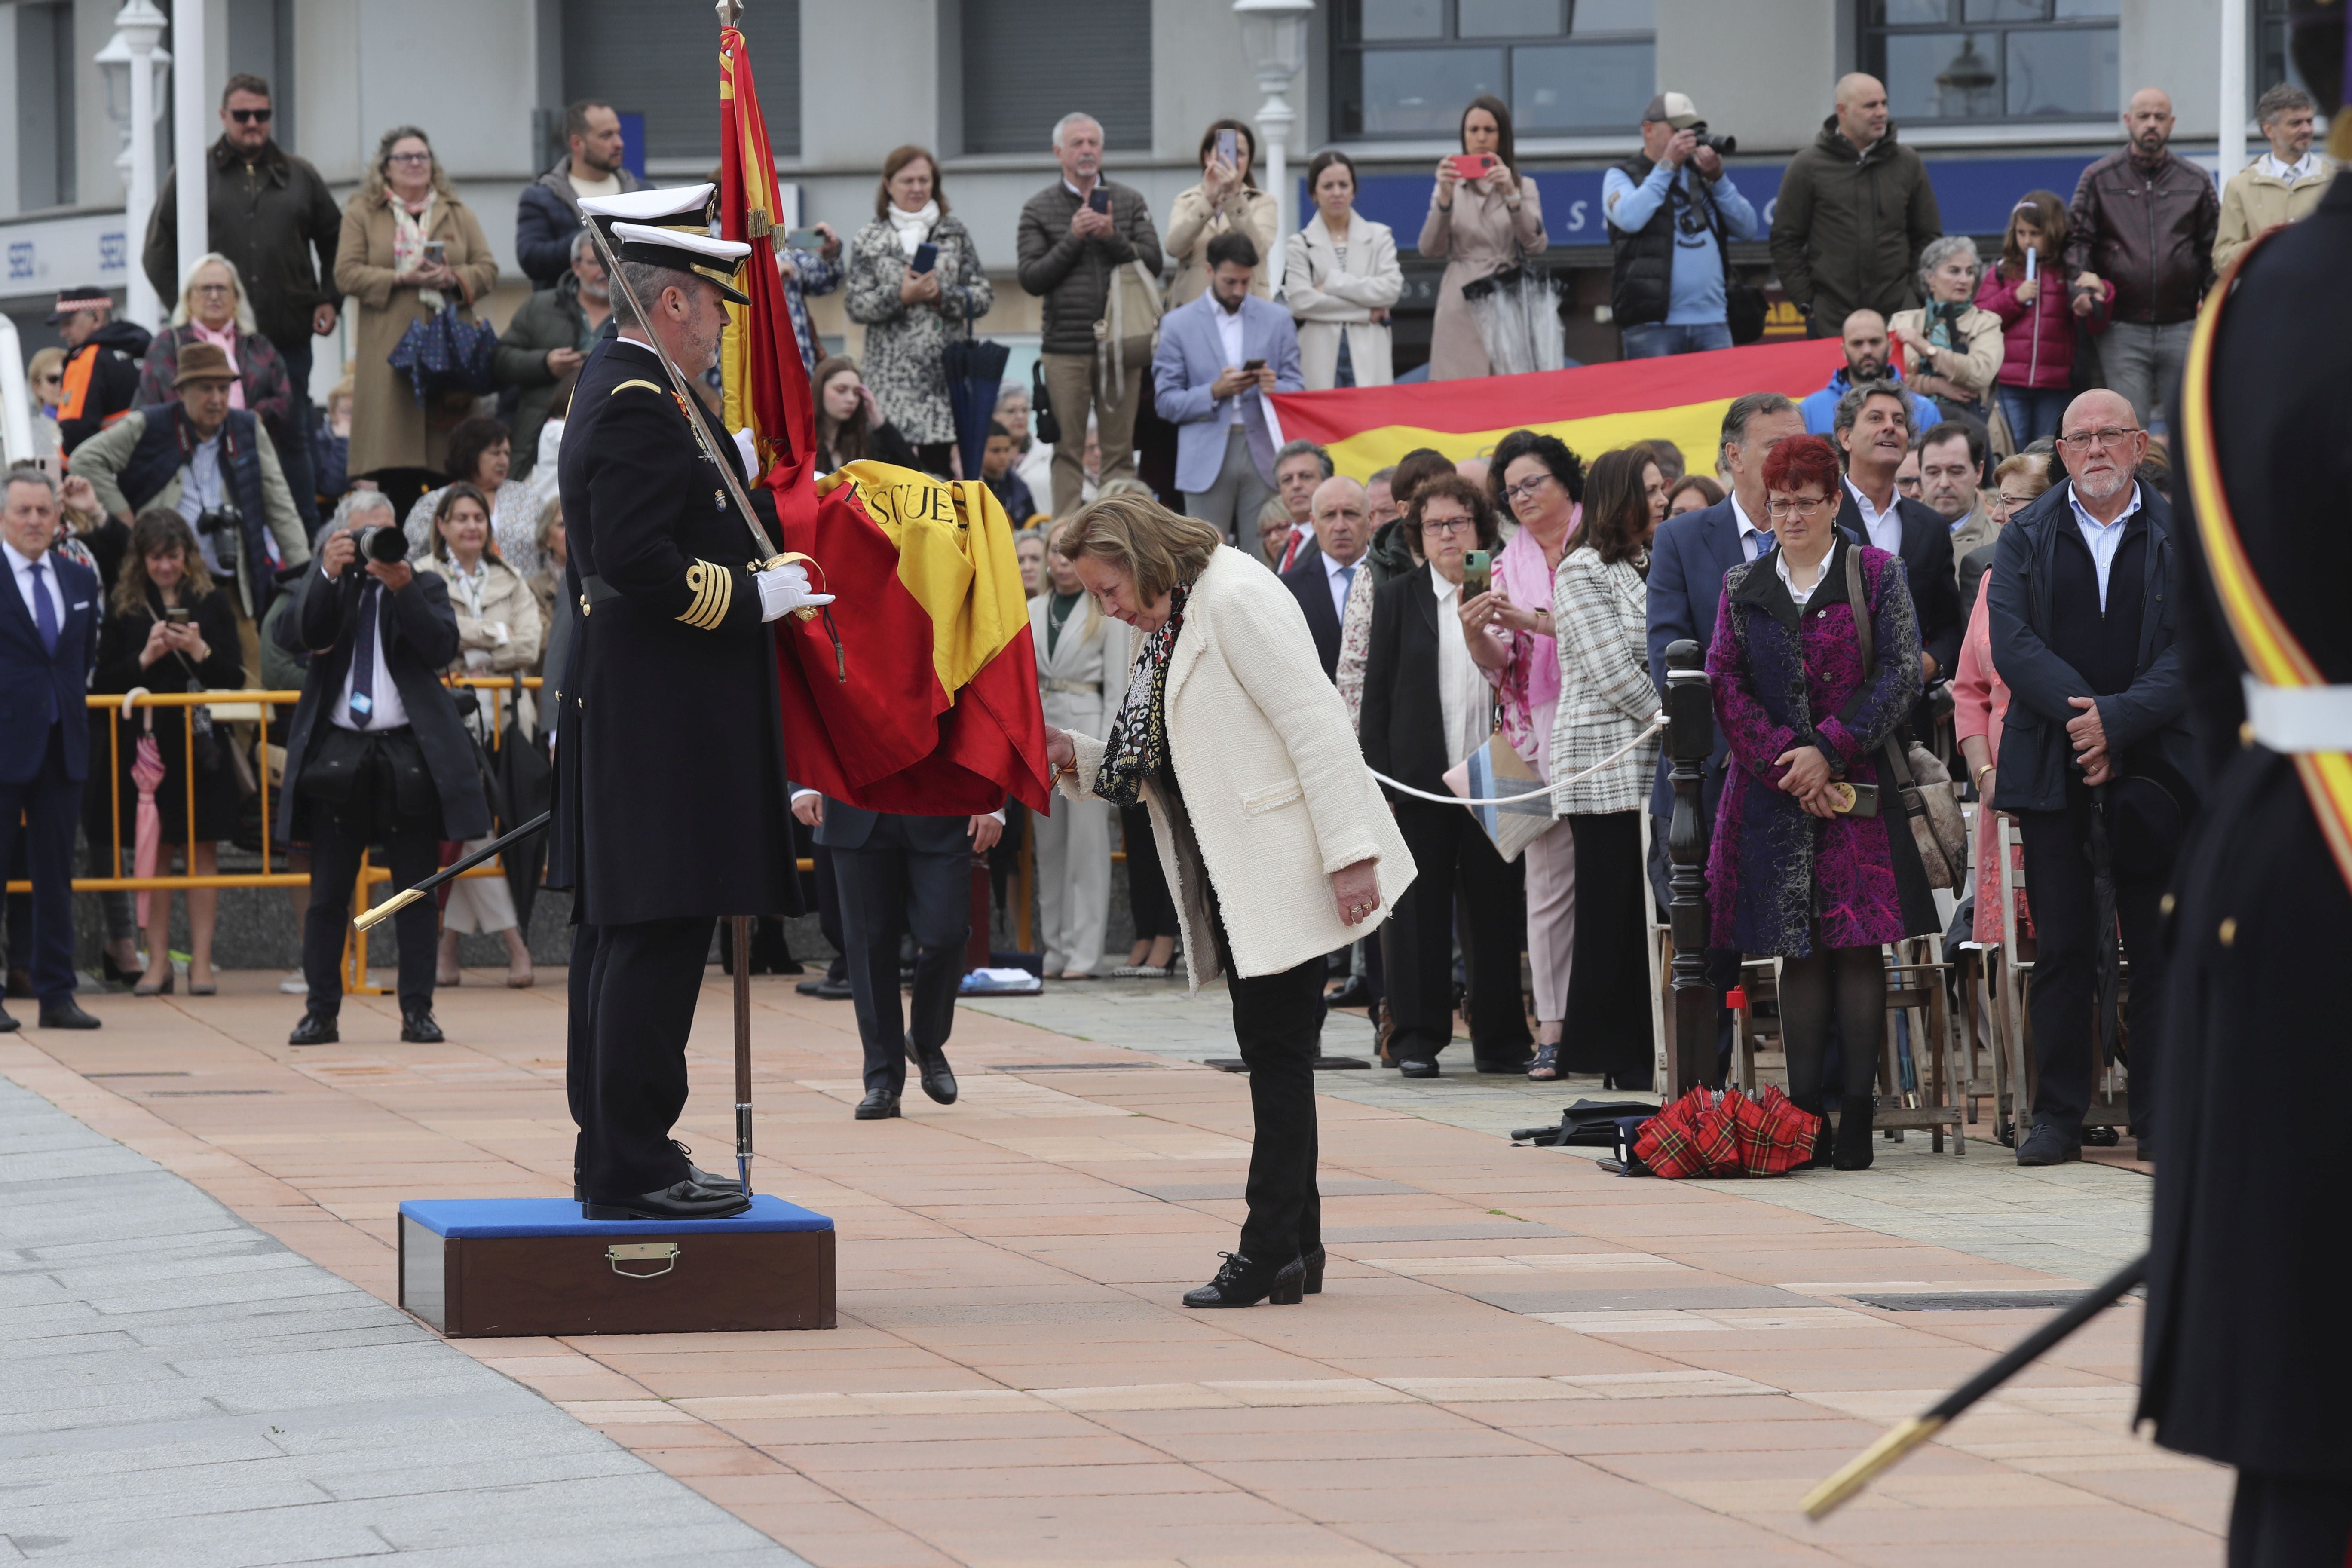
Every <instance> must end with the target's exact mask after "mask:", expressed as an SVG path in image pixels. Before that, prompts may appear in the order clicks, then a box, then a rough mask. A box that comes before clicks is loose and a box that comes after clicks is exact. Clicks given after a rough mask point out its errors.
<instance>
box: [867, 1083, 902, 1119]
mask: <svg viewBox="0 0 2352 1568" xmlns="http://www.w3.org/2000/svg"><path fill="white" fill-rule="evenodd" d="M896 1115H898V1096H897V1095H895V1094H892V1093H891V1092H890V1091H889V1090H888V1089H869V1090H868V1091H867V1092H866V1098H865V1099H864V1100H859V1101H858V1102H857V1120H858V1121H881V1120H882V1119H883V1118H884V1117H886V1116H896Z"/></svg>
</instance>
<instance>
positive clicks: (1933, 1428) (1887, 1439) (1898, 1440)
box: [1804, 1415, 1944, 1520]
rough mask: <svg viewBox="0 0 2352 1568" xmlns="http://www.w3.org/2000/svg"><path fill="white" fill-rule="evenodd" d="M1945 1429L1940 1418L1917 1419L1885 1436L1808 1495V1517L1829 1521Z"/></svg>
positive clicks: (1914, 1418)
mask: <svg viewBox="0 0 2352 1568" xmlns="http://www.w3.org/2000/svg"><path fill="white" fill-rule="evenodd" d="M1943 1425H1944V1420H1943V1417H1942V1416H1940V1415H1914V1416H1912V1417H1911V1418H1910V1419H1909V1420H1908V1421H1906V1422H1904V1423H1903V1425H1901V1426H1897V1427H1895V1429H1894V1430H1892V1431H1890V1432H1887V1433H1885V1435H1884V1436H1881V1437H1880V1438H1879V1439H1878V1441H1877V1442H1875V1443H1873V1444H1872V1445H1871V1446H1870V1447H1867V1448H1864V1450H1863V1451H1862V1452H1861V1453H1859V1454H1857V1455H1855V1456H1854V1457H1853V1459H1851V1460H1849V1461H1848V1462H1847V1464H1846V1466H1845V1468H1843V1469H1841V1470H1840V1471H1838V1473H1837V1474H1835V1475H1833V1476H1832V1477H1831V1478H1830V1479H1827V1480H1825V1481H1823V1482H1822V1484H1821V1485H1820V1486H1817V1487H1815V1488H1814V1489H1812V1490H1811V1491H1810V1492H1807V1493H1806V1494H1805V1502H1804V1509H1805V1517H1806V1518H1807V1519H1811V1520H1822V1519H1827V1518H1828V1517H1829V1516H1830V1515H1831V1514H1832V1513H1833V1512H1835V1511H1836V1510H1837V1508H1838V1506H1839V1505H1840V1504H1841V1503H1843V1502H1844V1501H1845V1500H1847V1499H1848V1498H1850V1497H1852V1496H1853V1494H1854V1493H1856V1492H1858V1491H1860V1490H1862V1489H1863V1488H1864V1487H1866V1486H1868V1485H1869V1484H1870V1483H1871V1482H1872V1481H1873V1480H1874V1479H1877V1477H1878V1474H1879V1472H1880V1471H1882V1470H1885V1469H1887V1468H1891V1467H1892V1466H1894V1465H1895V1463H1896V1462H1897V1461H1898V1460H1900V1459H1901V1458H1903V1456H1904V1455H1906V1454H1907V1453H1909V1452H1910V1451H1911V1450H1912V1449H1914V1448H1916V1447H1918V1446H1919V1445H1920V1444H1922V1443H1924V1442H1926V1441H1927V1439H1928V1438H1930V1437H1932V1436H1935V1435H1936V1433H1937V1431H1938V1430H1939V1429H1940V1428H1941V1427H1942V1426H1943Z"/></svg>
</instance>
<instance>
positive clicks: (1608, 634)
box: [1551, 447, 1659, 1089]
mask: <svg viewBox="0 0 2352 1568" xmlns="http://www.w3.org/2000/svg"><path fill="white" fill-rule="evenodd" d="M1657 471H1658V465H1657V463H1656V462H1655V461H1654V459H1653V458H1651V456H1650V450H1649V448H1648V447H1626V448H1624V449H1622V450H1620V451H1615V452H1603V453H1601V456H1599V457H1598V458H1594V459H1593V460H1592V466H1591V468H1589V469H1587V470H1586V472H1585V477H1584V517H1583V520H1582V521H1580V522H1579V523H1578V524H1577V526H1576V531H1575V532H1573V533H1571V534H1570V536H1569V539H1568V547H1567V551H1566V553H1565V554H1563V555H1562V556H1561V558H1560V563H1559V574H1558V575H1557V576H1556V577H1555V578H1554V579H1553V583H1552V624H1553V625H1554V626H1558V627H1559V708H1558V710H1556V717H1555V718H1554V720H1553V721H1552V732H1551V776H1552V778H1553V779H1554V780H1555V781H1556V782H1555V784H1553V787H1552V810H1553V811H1554V812H1555V813H1557V814H1559V816H1565V817H1567V818H1568V822H1569V830H1570V833H1571V834H1572V835H1574V837H1575V842H1576V948H1575V956H1574V958H1573V960H1572V961H1571V962H1570V964H1569V971H1568V1016H1567V1019H1566V1021H1565V1023H1564V1024H1563V1026H1562V1027H1561V1029H1560V1060H1559V1066H1560V1070H1561V1071H1562V1072H1563V1073H1593V1072H1597V1073H1601V1074H1603V1075H1605V1081H1604V1083H1603V1087H1604V1088H1611V1089H1647V1088H1649V1087H1650V1069H1651V1063H1652V1061H1653V1059H1654V1048H1653V1046H1652V1042H1651V1023H1650V1000H1649V992H1648V984H1649V965H1648V963H1647V961H1646V959H1645V958H1644V956H1643V949H1642V943H1643V940H1644V937H1643V932H1644V931H1646V930H1647V929H1648V926H1649V921H1648V920H1647V918H1646V917H1645V916H1644V914H1643V909H1642V900H1643V899H1645V898H1647V897H1649V885H1648V881H1647V879H1645V878H1644V876H1643V867H1642V812H1643V808H1644V807H1645V806H1646V805H1648V802H1649V796H1650V781H1651V780H1652V778H1653V777H1654V776H1655V774H1656V773H1657V765H1658V746H1659V741H1658V737H1657V736H1655V735H1652V736H1650V737H1649V738H1648V739H1647V740H1644V741H1643V742H1642V743H1641V744H1639V745H1637V746H1634V747H1633V750H1632V751H1631V752H1626V753H1625V755H1624V756H1623V757H1622V758H1620V759H1618V760H1617V761H1616V762H1614V763H1609V765H1608V766H1606V767H1602V768H1601V771H1600V772H1598V773H1593V774H1592V776H1591V777H1590V778H1579V777H1577V775H1578V774H1580V773H1585V772H1586V771H1588V770H1590V769H1591V768H1594V767H1596V766H1599V765H1600V763H1601V762H1602V760H1603V759H1605V758H1607V757H1608V756H1609V755H1610V754H1611V753H1612V752H1616V751H1618V750H1619V749H1620V748H1622V747H1623V746H1625V745H1627V744H1629V743H1631V742H1633V739H1634V737H1636V736H1638V735H1640V734H1641V732H1642V731H1643V727H1644V726H1646V725H1647V724H1648V723H1649V721H1650V719H1651V716H1652V715H1654V713H1656V712H1657V710H1658V689H1657V687H1656V686H1655V685H1654V683H1653V682H1652V681H1651V679H1650V665H1649V655H1648V651H1647V650H1648V647H1649V631H1648V625H1649V609H1650V584H1649V569H1650V535H1651V533H1652V531H1654V529H1655V527H1656V524H1655V523H1654V521H1652V518H1651V509H1650V500H1649V491H1648V487H1650V486H1651V485H1654V484H1656V483H1657V482H1658V481H1657Z"/></svg>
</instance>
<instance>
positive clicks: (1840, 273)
mask: <svg viewBox="0 0 2352 1568" xmlns="http://www.w3.org/2000/svg"><path fill="white" fill-rule="evenodd" d="M1943 232H1944V219H1943V216H1942V214H1940V213H1939V212H1937V208H1936V187H1935V186H1933V185H1931V184H1928V183H1927V165H1926V164H1924V163H1920V161H1919V154H1918V153H1915V152H1913V151H1912V150H1911V149H1910V148H1908V147H1904V146H1900V145H1898V144H1897V143H1896V142H1895V126H1894V124H1893V123H1892V122H1891V121H1890V120H1889V118H1888V114H1887V108H1886V87H1885V83H1883V82H1881V81H1880V80H1879V79H1877V78H1876V77H1874V76H1864V75H1862V74H1861V73H1860V72H1856V73H1854V74H1853V75H1852V76H1847V77H1843V78H1841V79H1839V81H1838V84H1837V105H1836V109H1835V110H1834V111H1833V112H1832V114H1831V115H1830V117H1829V118H1828V119H1827V120H1825V121H1822V133H1821V135H1820V136H1819V137H1817V138H1815V139H1814V142H1813V144H1812V145H1811V146H1810V147H1807V148H1805V149H1803V150H1802V151H1801V152H1800V153H1798V154H1797V155H1796V156H1795V157H1793V158H1791V159H1790V160H1789V169H1788V173H1786V174H1782V175H1781V176H1780V196H1779V198H1778V200H1777V202H1776V205H1774V207H1773V212H1772V266H1773V269H1774V270H1775V271H1777V272H1779V273H1780V287H1781V288H1782V289H1785V290H1786V291H1787V293H1788V296H1789V299H1790V301H1791V302H1792V303H1794V304H1795V306H1796V307H1797V309H1798V310H1802V311H1803V312H1805V332H1806V335H1807V336H1809V337H1816V338H1829V337H1835V336H1836V335H1837V334H1838V333H1839V331H1841V330H1842V329H1843V327H1844V325H1845V319H1846V318H1847V317H1848V316H1850V315H1852V314H1853V312H1854V311H1856V310H1875V311H1877V312H1878V313H1879V314H1880V315H1881V316H1891V315H1893V314H1894V313H1895V311H1897V310H1902V309H1903V308H1904V307H1905V306H1906V305H1912V304H1916V303H1917V302H1918V300H1917V296H1916V294H1914V292H1913V291H1912V289H1913V281H1914V279H1916V277H1917V276H1918V272H1919V253H1920V252H1921V251H1923V250H1925V249H1927V242H1928V241H1929V240H1931V239H1935V238H1937V237H1940V236H1941V235H1942V234H1943Z"/></svg>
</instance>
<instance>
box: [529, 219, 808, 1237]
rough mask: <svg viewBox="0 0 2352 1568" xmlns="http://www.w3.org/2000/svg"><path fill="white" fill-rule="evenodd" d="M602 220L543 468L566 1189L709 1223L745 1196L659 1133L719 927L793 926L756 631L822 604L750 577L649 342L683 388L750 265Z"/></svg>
mask: <svg viewBox="0 0 2352 1568" xmlns="http://www.w3.org/2000/svg"><path fill="white" fill-rule="evenodd" d="M586 205H592V206H593V199H592V202H591V203H590V204H586ZM592 216H594V215H593V214H592ZM605 221H606V223H607V224H608V227H607V230H606V232H607V234H608V236H609V237H610V239H611V241H612V243H613V246H614V251H615V253H616V258H617V259H618V261H619V263H620V268H619V270H620V275H621V278H622V279H625V280H626V282H627V284H628V286H629V287H628V289H627V290H624V289H619V288H615V289H614V301H613V307H614V316H615V317H616V318H617V319H619V320H621V321H622V325H621V327H620V329H619V335H618V337H617V338H616V339H615V340H614V342H612V343H611V344H609V345H608V346H607V347H606V348H605V349H604V352H603V353H601V354H599V355H597V356H596V357H595V358H593V360H591V361H590V362H589V363H587V364H586V365H585V366H583V374H582V375H581V378H580V381H579V384H578V385H577V387H576V389H575V390H574V392H573V394H572V413H571V417H570V420H569V422H568V423H567V424H566V426H565V427H564V433H563V446H562V456H561V457H560V458H559V459H558V465H559V466H558V476H559V479H560V482H561V485H562V495H563V515H564V521H565V527H566V530H567V536H568V539H569V541H570V550H569V552H568V553H569V562H568V564H567V567H566V570H565V580H566V587H567V591H568V592H569V593H571V594H572V595H576V602H577V603H578V604H579V605H580V610H581V621H580V625H579V629H578V630H577V632H576V633H575V634H574V637H573V639H572V649H571V655H570V660H569V662H570V668H569V669H567V670H566V671H565V672H564V676H563V679H562V688H561V689H562V700H561V710H562V711H561V717H560V719H559V721H558V729H557V742H556V751H555V761H556V776H557V783H556V815H555V824H554V831H553V843H552V846H551V877H550V880H551V882H555V883H557V884H559V885H561V884H565V883H568V884H569V885H570V886H571V887H572V890H573V904H572V918H573V920H574V921H575V922H576V931H575V932H574V936H573V940H572V972H571V1020H570V1024H571V1035H570V1048H569V1061H568V1063H567V1077H568V1088H569V1090H570V1098H571V1103H572V1117H573V1120H574V1121H577V1122H578V1123H579V1126H580V1138H579V1144H578V1152H577V1155H576V1169H577V1171H578V1181H579V1184H580V1188H581V1194H582V1197H583V1201H584V1203H585V1205H586V1209H587V1214H588V1216H589V1217H590V1218H592V1219H622V1218H652V1219H670V1218H681V1219H685V1218H718V1217H722V1216H724V1215H730V1214H734V1213H738V1212H740V1211H741V1210H742V1209H743V1208H744V1207H746V1206H748V1202H749V1200H748V1199H746V1198H745V1197H744V1196H743V1194H741V1192H740V1190H738V1188H737V1187H736V1185H735V1184H733V1183H732V1182H727V1181H724V1179H723V1178H714V1177H711V1176H710V1175H709V1174H708V1173H703V1172H698V1171H697V1170H695V1168H694V1167H693V1166H692V1165H690V1164H689V1163H688V1161H687V1158H686V1154H685V1152H684V1151H683V1150H682V1149H681V1148H680V1147H679V1146H678V1145H677V1144H676V1143H674V1142H672V1141H671V1138H670V1131H671V1129H672V1127H673V1126H674V1125H675V1124H676V1122H677V1118H678V1114H679V1112H680V1111H681V1110H683V1109H684V1108H685V1105H686V1098H687V1070H686V1042H687V1037H688V1033H689V1032H690V1031H691V1029H692V1026H693V1022H694V1009H695V1003H696V1000H697V998H698V995H699V994H700V991H701V986H702V978H703V968H704V964H705V962H706V960H707V958H708V955H709V951H710V939H711V931H712V929H713V926H714V924H715V923H716V921H717V919H718V917H719V916H721V915H731V914H771V913H775V912H778V911H788V912H798V910H800V907H801V904H800V879H799V877H798V876H797V874H796V873H795V871H794V867H793V829H792V822H791V816H790V807H789V799H788V795H789V790H788V786H787V784H786V783H785V779H786V773H785V768H784V744H783V729H782V711H781V710H780V708H779V707H778V703H777V689H776V663H775V660H776V649H775V642H774V637H773V634H772V632H771V631H770V629H769V627H768V624H767V623H769V622H771V621H773V620H775V619H777V618H778V617H780V616H784V615H786V614H788V613H790V612H791V611H792V610H793V609H796V608H799V607H802V606H803V605H813V604H822V603H824V602H825V596H824V595H811V594H810V593H809V592H808V577H807V574H806V573H805V572H803V570H802V569H801V568H800V567H799V566H797V565H778V566H775V567H772V568H771V569H766V570H762V569H761V566H760V564H759V563H761V562H762V561H763V560H765V559H767V557H768V556H769V554H770V552H771V551H772V545H771V544H770V543H769V542H768V536H767V535H765V534H764V533H763V532H762V531H761V529H760V528H759V527H758V526H757V525H756V523H755V520H753V519H750V518H746V517H745V516H744V515H743V514H742V512H741V511H740V510H738V509H737V507H736V506H735V505H734V503H733V502H732V500H730V496H729V489H728V485H727V480H726V478H725V476H724V475H722V473H721V471H720V469H721V467H722V466H723V467H724V468H726V469H727V470H728V471H729V472H730V473H732V475H733V476H734V478H735V479H736V480H737V482H738V483H741V482H743V479H744V474H743V466H742V460H741V458H740V456H739V454H738V451H737V448H736V446H735V443H734V441H733V440H732V439H731V438H730V437H729V435H728V434H727V432H726V431H725V430H724V429H722V428H721V427H720V426H719V423H718V422H717V421H716V420H714V419H712V418H711V417H710V416H709V414H708V413H707V412H706V411H705V410H704V408H703V407H702V405H701V403H700V400H699V399H698V398H695V397H692V396H688V397H685V398H680V397H679V396H677V394H676V393H675V391H674V390H673V386H672V383H671V381H670V379H669V376H668V374H667V371H666V370H665V368H664V366H663V363H662V360H661V357H660V355H658V354H657V353H656V348H655V346H654V345H656V344H658V345H659V347H660V350H661V351H662V353H666V354H667V357H668V359H669V361H670V363H672V364H674V365H675V366H676V368H677V371H678V372H679V373H680V374H681V376H682V377H684V378H685V379H686V380H687V381H688V382H689V383H691V382H692V380H693V379H694V378H696V377H698V376H699V375H701V374H703V372H704V371H706V370H708V369H709V367H710V365H711V364H712V363H715V362H716V360H717V357H718V353H719V338H720V335H721V333H722V331H724V329H725V327H726V323H727V315H726V309H725V306H726V302H727V301H729V300H735V301H739V302H740V300H742V299H743V296H742V295H741V294H740V293H739V292H737V291H736V289H734V288H733V287H732V285H731V284H730V282H729V281H728V279H731V278H732V277H733V276H734V274H735V272H736V271H737V269H738V268H740V265H741V262H742V258H744V257H745V256H746V255H748V254H749V251H750V247H748V246H744V245H740V244H737V243H733V242H730V241H725V240H716V239H710V238H708V237H705V236H704V235H703V234H701V233H699V232H696V231H693V230H683V229H670V228H662V227H656V226H651V225H646V224H640V223H633V222H620V221H612V220H611V217H610V215H605ZM631 291H634V294H635V299H636V300H637V301H638V303H640V304H641V305H642V306H643V308H644V311H645V319H642V320H640V319H638V317H637V316H636V314H635V310H633V309H632V307H631V304H630V302H629V298H628V295H629V293H630V292H631Z"/></svg>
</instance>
